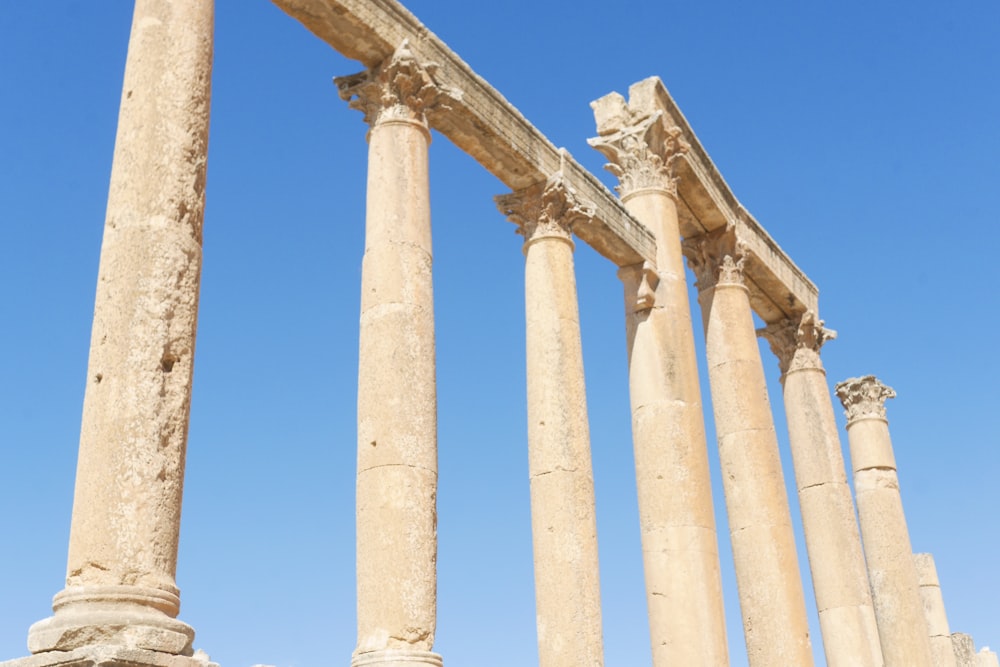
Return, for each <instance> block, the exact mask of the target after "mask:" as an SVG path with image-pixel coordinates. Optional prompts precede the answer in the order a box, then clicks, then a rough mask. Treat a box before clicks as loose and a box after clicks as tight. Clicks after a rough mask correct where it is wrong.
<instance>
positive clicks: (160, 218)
mask: <svg viewBox="0 0 1000 667" xmlns="http://www.w3.org/2000/svg"><path fill="white" fill-rule="evenodd" d="M212 23H213V3H212V2H211V0H173V1H170V0H138V1H137V2H136V3H135V10H134V15H133V21H132V33H131V36H130V39H129V49H128V56H127V60H126V64H125V77H124V83H123V88H122V98H121V107H120V110H119V115H118V133H117V136H116V139H115V153H114V161H113V164H112V169H111V185H110V190H109V194H108V208H107V218H106V224H105V228H104V240H103V242H102V245H101V260H100V267H99V269H98V283H97V295H96V303H95V307H94V323H93V330H92V334H91V348H90V359H89V362H88V370H87V386H86V394H85V397H84V405H83V421H82V425H81V432H80V451H79V459H78V463H77V473H76V492H75V495H74V499H73V518H72V524H71V528H70V543H69V557H68V559H67V572H66V588H65V589H63V590H62V591H61V592H60V593H59V594H58V595H56V597H55V600H54V601H53V609H54V610H55V614H54V616H52V617H51V618H49V619H46V620H44V621H40V622H39V623H36V624H35V625H34V626H32V628H31V630H30V632H29V636H28V646H29V648H30V650H31V651H32V652H33V653H38V652H41V651H49V650H61V651H65V650H71V649H74V648H79V647H84V646H92V645H96V644H102V645H118V646H135V647H138V648H145V649H151V650H154V651H161V652H164V653H173V654H182V653H188V652H190V647H191V642H192V640H193V638H194V631H193V630H192V629H191V628H190V627H189V626H187V625H186V624H184V623H181V622H179V621H177V620H176V619H175V617H176V616H177V613H178V611H179V607H180V597H179V590H178V588H177V586H176V582H175V574H176V569H177V546H178V535H179V531H180V516H181V496H182V490H183V486H184V459H185V450H186V446H187V431H188V414H189V412H190V401H191V380H192V371H193V362H194V343H195V330H196V328H197V318H198V291H199V284H200V278H201V240H202V221H203V213H204V205H205V166H206V160H207V151H208V118H209V100H210V97H211V88H210V84H211V73H212Z"/></svg>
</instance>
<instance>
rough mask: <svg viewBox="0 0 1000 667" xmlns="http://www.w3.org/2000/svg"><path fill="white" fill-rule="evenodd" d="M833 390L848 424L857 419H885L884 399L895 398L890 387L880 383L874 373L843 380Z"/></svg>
mask: <svg viewBox="0 0 1000 667" xmlns="http://www.w3.org/2000/svg"><path fill="white" fill-rule="evenodd" d="M834 391H836V392H837V398H839V399H840V402H841V403H842V404H843V405H844V414H846V415H847V424H848V425H850V424H851V423H852V422H854V421H857V420H858V419H870V418H874V419H885V400H886V399H887V398H896V392H895V391H893V389H892V387H889V386H887V385H884V384H882V383H881V382H880V381H879V380H878V379H877V378H876V377H875V376H874V375H865V376H864V377H859V378H851V379H849V380H844V381H843V382H841V383H840V384H838V385H837V386H836V387H835V388H834Z"/></svg>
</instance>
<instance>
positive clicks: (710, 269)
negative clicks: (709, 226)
mask: <svg viewBox="0 0 1000 667" xmlns="http://www.w3.org/2000/svg"><path fill="white" fill-rule="evenodd" d="M681 249H682V250H683V251H684V257H685V258H687V264H688V266H689V267H691V270H692V271H694V275H695V286H696V287H697V288H698V291H702V292H703V291H705V290H707V289H710V288H712V287H716V286H718V285H741V286H742V285H744V279H743V266H744V264H745V263H746V258H747V247H746V244H745V243H744V242H743V241H740V240H739V239H738V238H736V232H735V231H734V228H733V226H731V225H730V226H726V227H724V228H721V229H717V230H715V231H712V232H708V233H705V234H702V235H701V236H695V237H693V238H690V239H684V242H683V243H682V244H681Z"/></svg>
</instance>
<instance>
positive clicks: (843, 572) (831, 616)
mask: <svg viewBox="0 0 1000 667" xmlns="http://www.w3.org/2000/svg"><path fill="white" fill-rule="evenodd" d="M758 333H759V334H760V335H762V336H764V337H765V338H767V340H768V342H769V343H770V344H771V350H772V351H773V352H774V353H775V355H776V356H777V357H778V366H779V367H780V369H781V384H782V389H783V391H782V394H783V396H784V399H785V415H786V420H787V422H788V442H789V446H790V448H791V452H792V461H793V463H794V465H795V482H796V486H797V488H798V492H799V505H800V507H801V509H802V524H803V528H804V532H805V538H806V549H807V550H808V552H809V566H810V570H811V572H812V580H813V590H814V592H815V594H816V607H817V608H818V610H819V625H820V630H821V631H822V633H823V650H824V652H825V653H826V661H827V664H828V665H830V667H861V666H863V665H872V666H879V665H882V649H881V647H880V645H879V638H878V628H877V625H876V623H875V609H874V607H873V605H872V596H871V589H870V586H869V583H868V571H867V570H866V569H865V559H864V554H863V553H862V551H861V536H860V535H859V534H858V523H857V520H856V519H855V517H854V501H853V500H852V499H851V489H850V487H849V486H848V485H847V474H846V471H845V467H844V456H843V454H842V453H841V448H840V436H839V435H838V433H837V422H836V420H835V418H834V414H833V400H832V397H831V395H830V388H829V387H828V386H827V381H826V371H825V370H823V362H822V361H821V360H820V355H819V351H820V347H822V345H823V343H824V342H826V341H827V340H831V339H833V338H834V337H836V332H834V331H831V330H829V329H826V328H824V327H823V321H822V320H820V319H818V318H817V317H816V314H815V313H813V312H811V311H807V312H805V313H803V314H802V315H801V316H799V317H795V318H791V319H784V320H781V321H780V322H775V323H772V324H769V325H768V326H767V327H765V328H763V329H761V330H760V331H758Z"/></svg>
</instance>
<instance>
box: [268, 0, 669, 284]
mask: <svg viewBox="0 0 1000 667" xmlns="http://www.w3.org/2000/svg"><path fill="white" fill-rule="evenodd" d="M272 1H273V2H274V4H276V5H277V6H278V7H280V8H281V9H282V10H283V11H284V12H286V13H287V14H289V15H290V16H292V17H293V18H295V19H297V20H298V21H299V22H301V23H302V24H303V25H304V26H305V27H306V28H308V29H309V30H310V31H311V32H312V33H313V34H315V35H316V36H317V37H319V38H320V39H322V40H323V41H324V42H326V43H327V44H329V45H330V46H331V47H333V48H334V49H335V50H336V51H338V52H340V53H341V54H343V55H345V56H347V57H348V58H354V59H356V60H360V61H361V62H362V63H363V64H364V65H365V66H367V67H369V68H371V67H375V66H376V65H378V64H379V63H381V62H382V61H383V60H385V59H386V58H388V57H390V56H391V55H392V54H393V53H394V52H395V51H396V49H397V48H398V47H399V45H400V44H402V43H403V41H404V40H409V43H410V45H411V48H412V49H413V51H414V52H415V53H416V54H417V55H418V56H419V57H420V59H421V60H424V61H426V62H431V63H434V64H436V65H437V68H438V69H437V70H436V72H435V80H436V82H437V83H438V84H439V85H440V86H441V87H442V88H444V89H447V90H448V92H449V98H450V99H449V100H448V104H447V106H448V111H447V112H443V113H433V112H431V111H428V114H427V120H428V122H429V123H430V125H431V127H433V128H434V129H436V130H438V131H439V132H441V133H442V134H443V135H445V136H446V137H448V138H449V139H450V140H451V141H452V142H454V143H455V145H457V146H458V147H459V148H461V149H462V150H463V151H465V152H466V153H468V154H469V155H471V156H472V157H473V158H475V159H476V160H477V161H478V162H479V163H480V164H481V165H483V167H484V168H485V169H486V170H487V171H489V172H490V173H492V174H493V175H494V176H496V177H497V178H498V179H500V180H501V181H502V182H503V183H504V184H505V185H507V186H508V187H509V188H510V189H511V190H514V191H518V190H522V189H524V188H526V187H529V186H531V185H533V184H535V183H538V182H541V181H545V180H546V179H547V178H548V177H549V176H551V175H552V174H554V173H556V172H558V171H560V169H561V170H562V172H563V175H564V177H565V178H566V180H567V182H568V183H569V184H570V185H571V186H572V187H573V188H575V189H576V190H577V191H578V192H579V193H580V196H581V197H582V198H583V199H586V200H587V201H589V202H592V203H593V206H594V212H595V215H594V218H593V220H591V222H590V223H589V224H587V225H579V226H578V227H577V228H576V229H575V230H574V232H575V233H576V235H577V236H578V237H579V238H580V239H582V240H583V241H584V242H585V243H587V244H588V245H590V246H591V247H593V248H594V249H595V250H597V252H599V253H600V254H602V255H604V256H605V257H607V258H608V259H610V260H611V261H612V262H614V263H615V264H616V265H618V266H628V265H631V264H638V263H641V262H642V261H643V260H650V261H655V260H656V242H655V240H654V238H653V235H652V233H651V232H650V231H649V230H647V229H646V228H645V227H644V226H643V225H642V224H640V223H639V222H638V221H636V220H635V219H634V218H632V216H631V215H629V213H628V212H627V211H626V210H625V208H624V206H622V204H621V202H620V201H619V200H618V198H617V197H616V196H615V195H614V194H613V193H611V191H609V190H608V189H607V188H606V187H605V186H604V185H603V184H602V183H601V182H600V181H599V180H598V179H597V178H595V177H594V176H593V175H592V174H590V173H589V172H588V171H587V170H586V169H584V168H583V167H581V166H580V165H579V164H578V163H577V162H576V161H575V160H574V159H573V158H572V157H569V156H568V155H562V152H561V151H560V150H559V149H558V148H556V146H555V145H553V144H552V142H550V141H549V140H548V139H547V138H546V137H545V135H543V134H542V133H541V132H539V131H538V129H536V128H535V127H534V126H533V125H531V123H529V122H528V121H527V120H526V119H525V118H524V116H523V115H522V114H521V112H519V111H518V110H517V109H516V108H515V107H514V106H513V105H511V103H510V102H508V101H507V100H506V99H504V97H503V96H502V95H501V94H500V93H499V92H498V91H497V90H496V89H495V88H493V87H492V86H490V85H489V83H487V82H486V81H485V80H483V78H482V77H480V76H479V75H477V74H476V73H475V72H473V71H472V69H471V68H470V67H469V66H468V65H467V64H465V62H463V61H462V59H461V58H459V57H458V55H456V54H455V52H454V51H452V50H451V49H450V48H448V46H447V45H445V44H444V42H442V41H441V40H440V39H439V38H438V37H437V36H436V35H435V34H434V33H432V32H431V31H430V30H428V29H427V28H426V27H425V26H424V25H423V24H421V23H420V21H419V20H417V18H416V17H415V16H414V15H413V14H411V13H410V12H409V11H407V10H406V8H405V7H403V6H402V5H401V4H400V3H399V2H396V1H395V0H272Z"/></svg>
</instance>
